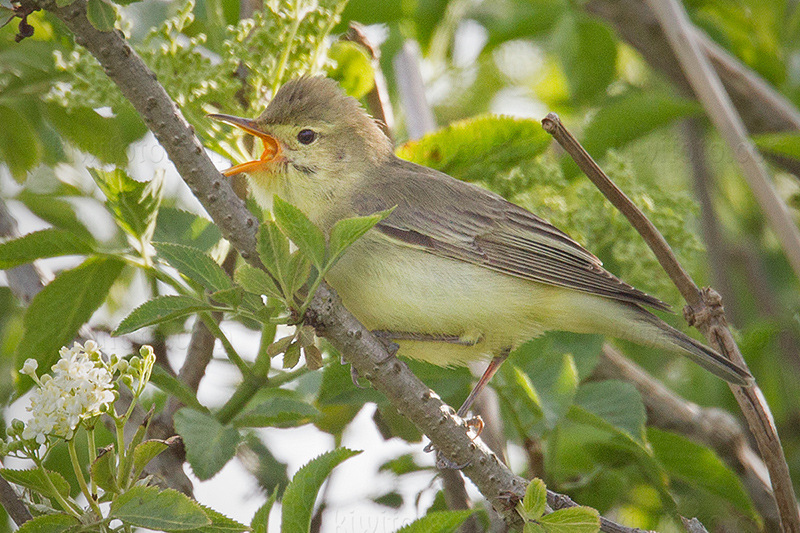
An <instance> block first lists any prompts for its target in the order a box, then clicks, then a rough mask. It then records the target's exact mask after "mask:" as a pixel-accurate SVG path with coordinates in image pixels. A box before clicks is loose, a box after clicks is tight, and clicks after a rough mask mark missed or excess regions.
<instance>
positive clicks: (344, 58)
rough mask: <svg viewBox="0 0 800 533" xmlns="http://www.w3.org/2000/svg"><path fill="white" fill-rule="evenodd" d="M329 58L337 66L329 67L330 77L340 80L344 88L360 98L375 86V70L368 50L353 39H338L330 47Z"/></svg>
mask: <svg viewBox="0 0 800 533" xmlns="http://www.w3.org/2000/svg"><path fill="white" fill-rule="evenodd" d="M328 59H332V60H333V61H335V62H336V66H335V67H332V68H328V77H329V78H332V79H334V80H336V81H338V82H339V85H341V86H342V89H344V90H345V92H346V93H347V94H348V95H350V96H352V97H353V98H355V99H357V100H359V99H361V98H363V97H364V96H366V94H367V93H368V92H370V91H371V90H372V88H373V87H375V72H374V71H373V69H372V59H371V58H370V56H369V54H368V53H367V50H366V49H365V48H364V47H363V46H361V45H360V44H357V43H354V42H352V41H336V42H334V43H333V44H332V45H331V46H330V48H329V49H328Z"/></svg>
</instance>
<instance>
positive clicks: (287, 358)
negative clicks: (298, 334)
mask: <svg viewBox="0 0 800 533" xmlns="http://www.w3.org/2000/svg"><path fill="white" fill-rule="evenodd" d="M299 362H300V343H299V342H293V343H291V344H289V346H287V347H286V351H285V352H283V368H284V369H287V370H288V369H290V368H294V367H296V366H297V363H299Z"/></svg>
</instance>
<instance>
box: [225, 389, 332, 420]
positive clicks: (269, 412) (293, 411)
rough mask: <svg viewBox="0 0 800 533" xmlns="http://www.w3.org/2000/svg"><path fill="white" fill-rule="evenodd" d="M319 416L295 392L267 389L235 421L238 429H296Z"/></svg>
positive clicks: (313, 408)
mask: <svg viewBox="0 0 800 533" xmlns="http://www.w3.org/2000/svg"><path fill="white" fill-rule="evenodd" d="M317 416H319V411H318V410H317V409H316V408H315V407H314V406H312V405H309V404H308V403H306V402H304V401H302V400H301V399H300V397H299V395H298V394H297V393H295V392H293V391H287V390H283V389H267V390H264V391H261V392H259V393H258V395H256V397H255V398H253V399H252V400H251V401H250V402H248V404H247V406H246V407H245V409H244V410H243V411H242V412H241V413H240V414H239V415H238V416H236V418H234V419H233V422H232V423H233V425H234V426H236V427H294V426H297V425H300V424H304V423H308V422H310V421H311V419H313V418H315V417H317Z"/></svg>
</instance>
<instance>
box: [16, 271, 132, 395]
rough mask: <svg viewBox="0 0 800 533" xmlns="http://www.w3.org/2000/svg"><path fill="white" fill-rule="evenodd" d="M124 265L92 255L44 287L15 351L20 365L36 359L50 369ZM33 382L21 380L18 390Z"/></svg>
mask: <svg viewBox="0 0 800 533" xmlns="http://www.w3.org/2000/svg"><path fill="white" fill-rule="evenodd" d="M123 266H124V263H122V262H121V261H119V260H117V259H111V258H99V257H92V258H89V259H87V260H86V261H84V262H83V263H82V264H81V265H80V266H78V267H75V268H73V269H71V270H66V271H64V272H62V273H60V274H59V275H58V276H56V278H55V279H54V280H53V281H51V282H50V283H49V284H48V285H47V286H46V287H45V288H44V289H42V291H41V292H39V294H37V295H36V296H35V297H34V299H33V301H31V303H30V305H29V306H28V309H27V311H26V312H25V318H24V322H23V327H24V330H23V334H22V340H20V343H19V346H18V347H17V354H16V359H17V361H18V363H19V366H22V362H23V361H25V360H26V359H29V358H33V359H36V360H37V361H38V362H39V366H40V367H41V368H50V366H51V365H52V364H53V363H54V362H55V360H56V358H57V357H58V350H59V348H60V347H61V346H64V345H67V344H71V343H72V339H73V338H74V337H75V335H76V334H77V332H78V329H79V328H80V327H81V326H82V325H83V324H85V323H86V321H88V320H89V318H90V317H91V316H92V314H94V312H95V311H96V310H97V308H99V307H100V305H101V304H102V303H103V301H104V300H105V299H106V295H107V294H108V291H109V289H110V288H111V285H112V284H113V283H114V281H115V280H116V279H117V277H118V276H119V275H120V272H121V271H122V267H123ZM30 385H31V382H30V380H24V381H21V382H20V383H18V388H19V391H20V392H24V391H25V390H27V389H28V388H29V387H30Z"/></svg>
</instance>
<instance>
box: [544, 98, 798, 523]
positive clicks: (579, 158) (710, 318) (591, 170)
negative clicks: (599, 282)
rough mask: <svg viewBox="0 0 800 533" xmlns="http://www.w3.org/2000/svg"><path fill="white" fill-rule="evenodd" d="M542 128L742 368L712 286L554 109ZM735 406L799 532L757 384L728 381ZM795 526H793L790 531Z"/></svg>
mask: <svg viewBox="0 0 800 533" xmlns="http://www.w3.org/2000/svg"><path fill="white" fill-rule="evenodd" d="M542 126H543V127H544V129H545V130H546V131H547V132H548V133H550V134H551V135H553V138H554V139H556V141H558V143H559V144H560V145H561V146H562V147H563V148H564V150H565V151H566V152H567V153H568V154H569V155H570V156H571V157H572V158H573V159H574V160H575V162H576V163H577V164H578V166H579V167H580V168H581V170H582V171H583V172H584V173H585V174H586V176H587V177H588V178H589V179H590V180H591V181H592V183H594V184H595V185H596V186H597V187H598V188H599V189H600V190H601V192H603V194H604V195H606V197H607V198H608V199H609V200H610V201H611V203H612V204H614V206H615V207H616V208H617V209H619V210H620V212H622V214H623V215H625V216H626V217H627V218H628V220H629V221H630V222H631V225H633V226H634V228H636V230H637V231H638V232H639V234H640V235H642V237H643V238H644V240H645V242H646V243H647V245H648V246H649V247H650V249H651V250H653V252H654V253H655V255H656V257H657V258H658V260H659V263H660V264H661V266H662V268H664V270H665V271H666V272H667V274H668V275H669V276H670V278H671V279H672V281H673V283H674V284H675V285H676V286H677V287H678V289H679V290H680V291H681V294H682V295H683V297H684V299H685V300H686V301H687V303H688V304H689V305H687V306H686V307H685V308H684V316H685V317H686V319H687V321H688V322H689V325H693V326H696V327H697V329H699V330H700V332H701V333H702V334H703V335H704V336H705V337H706V339H708V341H709V343H710V344H711V346H712V347H713V348H715V349H716V350H717V351H719V352H720V353H722V354H723V355H726V356H728V357H729V358H731V359H732V360H733V361H734V362H735V363H737V364H739V365H740V366H742V367H745V368H746V363H745V362H744V358H743V357H742V354H741V352H740V351H739V347H738V345H737V344H736V341H734V339H733V335H731V332H730V330H729V329H728V325H727V322H726V320H725V313H724V310H723V308H722V299H721V298H720V296H719V294H717V293H716V292H715V291H714V290H712V289H703V290H702V291H698V289H697V286H696V285H695V283H694V281H692V279H691V278H690V277H689V276H688V274H686V271H685V270H684V269H683V267H682V266H681V265H680V264H679V263H678V260H677V259H676V258H675V255H674V254H673V253H672V250H671V249H670V248H669V245H668V244H667V243H666V241H665V240H664V237H663V236H662V235H661V234H660V233H659V232H658V230H657V229H655V226H653V224H652V223H651V222H650V221H649V220H648V219H647V217H645V216H644V214H643V213H642V212H641V211H640V210H639V209H638V208H637V207H636V206H635V205H634V204H633V203H632V202H631V201H630V199H629V198H628V197H627V196H625V194H624V193H622V192H621V191H620V190H619V188H617V186H616V185H614V184H613V183H612V182H611V180H610V179H609V178H608V176H606V175H605V173H604V172H603V171H602V169H600V167H599V166H598V165H597V163H595V161H594V160H593V159H592V158H591V156H590V155H589V154H588V153H587V152H586V150H585V149H584V148H583V146H581V145H580V143H578V141H577V140H576V139H575V137H573V136H572V134H570V133H569V131H567V129H566V128H565V127H564V125H563V124H562V123H561V121H560V120H559V118H558V116H557V115H555V114H554V113H551V114H549V115H548V116H547V117H546V118H545V119H544V120H542ZM729 385H730V387H731V390H732V391H733V394H734V396H735V397H736V401H737V402H738V403H739V408H740V409H741V410H742V413H743V414H744V416H745V419H746V420H747V423H748V426H749V427H750V431H751V432H752V433H753V436H754V437H755V439H756V442H757V443H758V448H759V450H760V451H761V456H762V458H763V459H764V463H765V464H766V465H767V468H768V469H769V473H770V479H771V482H772V488H773V492H774V494H775V500H776V502H777V505H778V509H779V511H780V515H781V523H782V524H783V527H784V528H785V531H791V532H792V533H798V532H800V515H798V511H797V501H796V500H795V497H794V488H793V487H792V483H791V477H790V476H789V467H788V465H787V464H786V458H785V456H784V454H783V449H782V448H781V445H780V438H779V437H778V430H777V428H776V427H775V423H774V420H773V418H772V413H771V412H770V409H769V406H768V405H767V402H766V400H765V399H764V396H763V394H762V393H761V390H760V389H759V388H758V387H757V386H755V385H754V386H752V387H738V386H736V385H732V384H729ZM794 527H797V528H798V529H794Z"/></svg>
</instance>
